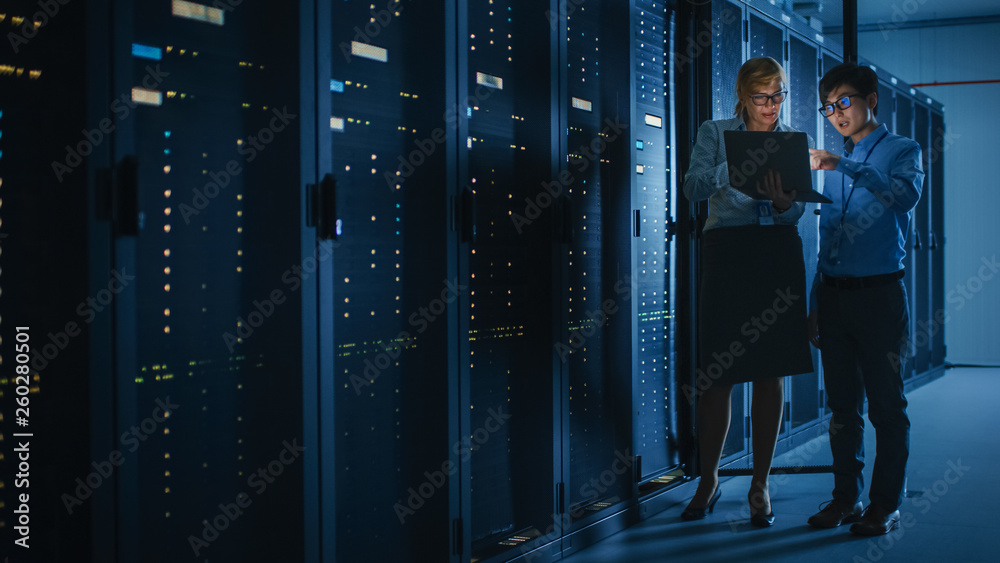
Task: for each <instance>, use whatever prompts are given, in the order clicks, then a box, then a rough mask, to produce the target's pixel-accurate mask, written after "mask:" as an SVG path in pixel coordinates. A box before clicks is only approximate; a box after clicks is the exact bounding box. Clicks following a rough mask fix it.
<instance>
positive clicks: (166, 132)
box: [163, 131, 170, 139]
mask: <svg viewBox="0 0 1000 563" xmlns="http://www.w3.org/2000/svg"><path fill="white" fill-rule="evenodd" d="M163 136H164V137H166V138H168V139H169V138H170V131H164V132H163Z"/></svg>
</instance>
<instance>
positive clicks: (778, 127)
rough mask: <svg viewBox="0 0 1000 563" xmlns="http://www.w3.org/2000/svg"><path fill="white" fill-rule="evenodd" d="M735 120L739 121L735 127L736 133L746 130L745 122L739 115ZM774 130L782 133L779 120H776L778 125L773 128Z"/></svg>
mask: <svg viewBox="0 0 1000 563" xmlns="http://www.w3.org/2000/svg"><path fill="white" fill-rule="evenodd" d="M737 119H739V120H740V124H739V125H738V126H737V127H736V130H737V131H746V130H747V122H746V121H744V119H743V116H742V115H741V116H739V117H738V118H737ZM774 130H775V131H782V129H781V120H780V119H779V120H778V123H777V124H776V125H775V126H774Z"/></svg>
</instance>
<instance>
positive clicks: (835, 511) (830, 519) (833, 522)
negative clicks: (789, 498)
mask: <svg viewBox="0 0 1000 563" xmlns="http://www.w3.org/2000/svg"><path fill="white" fill-rule="evenodd" d="M861 508H862V504H861V503H860V502H856V503H854V504H848V503H846V502H842V501H839V500H837V499H834V500H832V501H830V504H827V505H826V506H825V507H824V508H823V509H822V510H820V511H819V512H817V513H816V514H813V515H812V516H810V517H809V525H810V526H812V527H813V528H836V527H837V526H839V525H841V524H850V523H851V522H857V521H858V519H859V518H861Z"/></svg>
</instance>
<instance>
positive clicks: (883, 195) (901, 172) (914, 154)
mask: <svg viewBox="0 0 1000 563" xmlns="http://www.w3.org/2000/svg"><path fill="white" fill-rule="evenodd" d="M837 172H841V173H843V174H844V175H845V176H847V177H849V178H851V179H852V180H854V182H855V184H857V185H858V186H860V187H863V188H865V189H867V190H868V191H870V192H871V193H872V194H874V195H875V196H876V197H877V198H879V200H880V201H882V203H883V204H885V206H886V207H888V208H889V209H892V210H894V211H899V212H903V213H905V212H907V211H909V210H911V209H913V207H914V206H915V205H917V201H919V200H920V192H921V191H922V190H923V185H924V170H923V165H922V163H921V160H920V145H918V144H917V143H912V144H911V145H910V146H909V147H908V148H906V149H905V150H904V151H902V152H901V153H900V154H899V156H897V157H896V158H894V159H893V161H892V168H891V170H889V173H888V174H886V173H885V172H883V171H882V170H879V169H878V168H876V167H875V166H873V165H871V164H867V163H863V162H858V161H856V160H851V159H849V158H841V159H840V162H839V163H838V164H837Z"/></svg>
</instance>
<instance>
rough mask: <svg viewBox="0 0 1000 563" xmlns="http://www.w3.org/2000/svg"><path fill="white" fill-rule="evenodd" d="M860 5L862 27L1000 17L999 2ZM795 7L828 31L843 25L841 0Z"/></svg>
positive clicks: (890, 0) (870, 0) (797, 1)
mask: <svg viewBox="0 0 1000 563" xmlns="http://www.w3.org/2000/svg"><path fill="white" fill-rule="evenodd" d="M778 3H779V4H780V3H781V2H778ZM857 3H858V25H859V26H864V25H885V26H890V25H900V24H912V23H913V22H917V21H922V22H931V21H940V20H949V19H957V18H972V17H983V16H1000V2H997V1H996V0H857ZM794 6H795V11H796V12H798V13H800V14H801V15H803V16H806V17H809V16H813V17H816V18H818V19H819V20H820V21H822V22H823V27H824V28H826V29H828V28H831V27H832V28H839V27H841V26H843V24H844V14H843V1H842V0H811V1H810V0H794ZM817 9H818V12H817Z"/></svg>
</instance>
